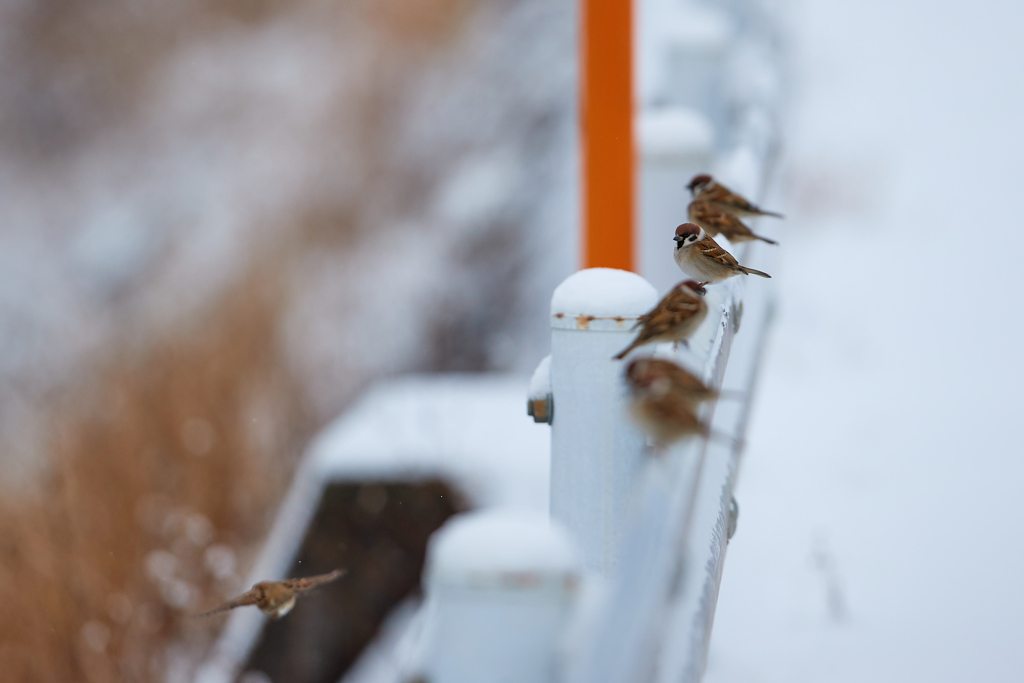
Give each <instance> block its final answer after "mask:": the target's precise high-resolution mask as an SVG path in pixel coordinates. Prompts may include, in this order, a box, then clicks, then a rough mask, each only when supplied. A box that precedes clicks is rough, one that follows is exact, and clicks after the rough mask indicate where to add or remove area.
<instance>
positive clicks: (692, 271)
mask: <svg viewBox="0 0 1024 683" xmlns="http://www.w3.org/2000/svg"><path fill="white" fill-rule="evenodd" d="M672 239H674V240H675V241H676V253H675V259H676V265H678V266H679V268H680V269H681V270H682V271H683V272H684V273H686V274H687V275H689V276H690V277H692V278H694V279H695V280H700V281H701V282H703V283H704V284H713V283H715V282H721V281H722V280H727V279H728V278H731V277H732V276H733V275H739V274H740V273H743V274H744V275H760V276H761V277H771V275H769V274H768V273H762V272H761V271H760V270H754V269H753V268H747V267H746V266H741V265H740V264H739V263H737V262H736V259H735V258H734V257H733V255H732V254H730V253H729V252H727V251H726V250H725V249H722V248H721V247H720V246H718V243H717V242H715V241H714V240H713V239H711V238H710V237H708V236H707V233H705V232H704V229H703V228H701V227H700V226H698V225H694V224H693V223H683V224H682V225H680V226H679V227H678V228H676V235H675V237H673V238H672Z"/></svg>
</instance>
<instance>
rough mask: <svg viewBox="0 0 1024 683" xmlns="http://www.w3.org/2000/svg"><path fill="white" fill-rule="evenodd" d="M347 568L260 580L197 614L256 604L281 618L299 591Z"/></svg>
mask: <svg viewBox="0 0 1024 683" xmlns="http://www.w3.org/2000/svg"><path fill="white" fill-rule="evenodd" d="M345 572H346V570H344V569H335V570H334V571H333V572H330V573H329V574H320V575H319V576H310V577H308V578H305V579H285V580H284V581H260V582H259V583H257V584H256V585H255V586H253V587H252V590H250V591H249V592H247V593H243V594H242V595H239V596H238V597H237V598H235V599H234V600H229V601H228V602H225V603H224V604H223V605H221V606H220V607H218V608H217V609H212V610H210V611H209V612H203V613H202V614H197V615H195V616H196V617H197V618H201V617H208V616H211V615H213V614H219V613H221V612H227V611H228V610H233V609H235V608H236V607H244V606H246V605H256V606H257V607H259V608H260V610H261V611H262V612H263V613H264V614H267V615H269V616H270V617H271V618H273V619H280V618H281V617H283V616H284V615H286V614H288V612H290V611H291V609H292V607H294V606H295V598H296V596H298V594H299V593H305V592H306V591H310V590H313V589H314V588H316V587H318V586H322V585H324V584H325V583H330V582H331V581H335V580H337V579H340V578H341V577H342V576H343V575H344V574H345Z"/></svg>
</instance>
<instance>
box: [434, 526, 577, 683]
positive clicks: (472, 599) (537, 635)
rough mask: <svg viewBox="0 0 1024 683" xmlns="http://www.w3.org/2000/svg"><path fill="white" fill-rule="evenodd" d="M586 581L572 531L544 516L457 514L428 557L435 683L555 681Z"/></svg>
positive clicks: (547, 682)
mask: <svg viewBox="0 0 1024 683" xmlns="http://www.w3.org/2000/svg"><path fill="white" fill-rule="evenodd" d="M579 585H580V566H579V560H578V557H577V555H576V552H575V550H574V549H573V547H572V542H571V541H570V539H569V536H568V534H566V532H565V531H564V530H563V529H561V528H559V527H558V526H556V525H552V524H551V522H550V520H549V519H548V517H547V516H546V515H543V514H536V513H533V514H531V513H523V512H510V511H507V510H500V511H499V510H495V511H488V512H483V513H468V514H464V515H458V516H457V517H455V518H453V519H451V520H449V521H448V522H447V523H446V524H445V525H444V527H442V528H441V529H439V530H438V531H437V532H436V534H435V535H434V537H433V538H432V539H431V543H430V548H429V550H428V556H427V568H426V575H425V577H424V587H425V588H426V595H427V599H426V605H425V613H424V616H425V618H426V629H427V630H426V633H425V634H424V645H425V656H424V662H423V665H422V670H421V674H422V676H423V677H424V678H425V679H426V680H428V681H430V682H431V683H481V682H482V681H488V682H493V683H521V682H522V681H530V682H531V683H554V681H556V680H557V679H558V677H559V670H558V660H557V655H558V653H559V649H560V644H561V640H562V637H563V634H564V633H565V629H566V624H567V623H568V621H569V618H570V616H571V613H572V608H573V604H574V602H575V596H576V592H577V590H578V588H579Z"/></svg>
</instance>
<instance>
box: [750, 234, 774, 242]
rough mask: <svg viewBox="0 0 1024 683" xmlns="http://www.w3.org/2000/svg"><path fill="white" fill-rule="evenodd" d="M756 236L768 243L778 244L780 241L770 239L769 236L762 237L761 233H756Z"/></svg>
mask: <svg viewBox="0 0 1024 683" xmlns="http://www.w3.org/2000/svg"><path fill="white" fill-rule="evenodd" d="M754 237H756V238H757V239H759V240H761V241H762V242H767V243H768V244H778V242H776V241H775V240H770V239H768V238H767V237H761V236H760V235H754Z"/></svg>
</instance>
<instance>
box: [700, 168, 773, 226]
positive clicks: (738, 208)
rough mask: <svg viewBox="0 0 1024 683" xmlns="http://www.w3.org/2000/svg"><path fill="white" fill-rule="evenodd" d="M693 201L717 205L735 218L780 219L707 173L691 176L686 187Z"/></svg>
mask: <svg viewBox="0 0 1024 683" xmlns="http://www.w3.org/2000/svg"><path fill="white" fill-rule="evenodd" d="M686 187H688V188H689V189H690V192H691V193H693V198H694V199H703V200H705V201H709V202H712V203H714V204H716V205H718V208H720V209H722V210H723V211H727V212H728V213H731V214H732V215H734V216H736V217H737V218H750V217H751V216H775V217H776V218H782V217H783V216H782V214H781V213H775V212H774V211H765V210H763V209H761V208H759V207H758V206H757V205H756V204H753V203H751V202H749V201H747V199H746V198H745V197H743V195H739V194H736V193H735V192H733V191H732V190H730V189H729V188H727V187H726V186H725V185H720V184H719V183H718V182H716V181H715V179H714V178H712V177H711V176H709V175H708V174H707V173H701V174H700V175H695V176H693V180H691V181H690V184H689V185H687V186H686Z"/></svg>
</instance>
